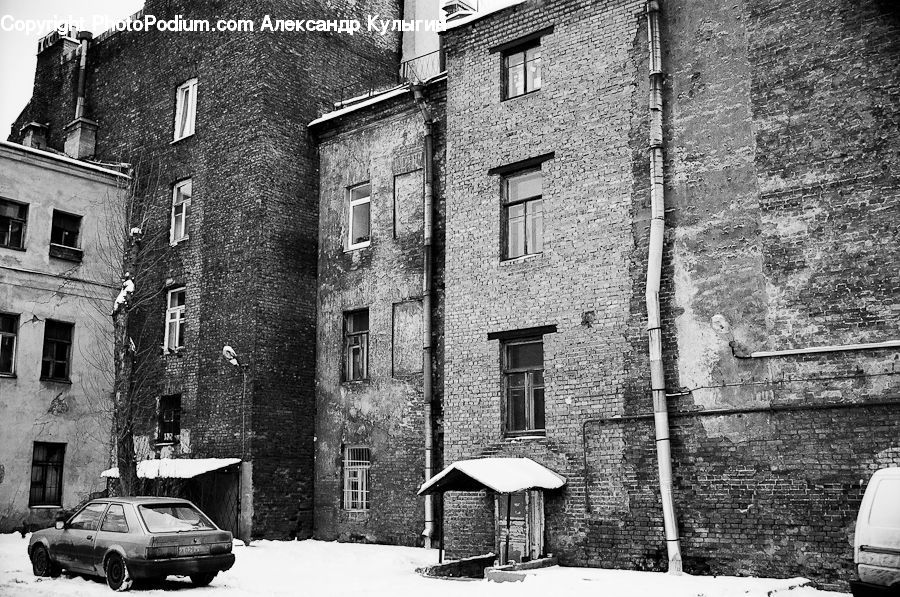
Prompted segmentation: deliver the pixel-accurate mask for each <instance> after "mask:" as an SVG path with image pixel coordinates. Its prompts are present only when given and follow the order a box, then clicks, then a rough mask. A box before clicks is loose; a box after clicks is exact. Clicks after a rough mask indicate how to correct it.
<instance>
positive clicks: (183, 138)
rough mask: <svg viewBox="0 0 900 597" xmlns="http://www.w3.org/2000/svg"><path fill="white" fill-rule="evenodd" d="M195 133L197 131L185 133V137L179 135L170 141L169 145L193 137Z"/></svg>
mask: <svg viewBox="0 0 900 597" xmlns="http://www.w3.org/2000/svg"><path fill="white" fill-rule="evenodd" d="M194 134H195V133H191V134H190V135H185V136H184V137H178V138H177V139H175V140H173V141H170V142H169V145H175V144H176V143H181V142H182V141H184V140H185V139H190V138H191V137H193V136H194Z"/></svg>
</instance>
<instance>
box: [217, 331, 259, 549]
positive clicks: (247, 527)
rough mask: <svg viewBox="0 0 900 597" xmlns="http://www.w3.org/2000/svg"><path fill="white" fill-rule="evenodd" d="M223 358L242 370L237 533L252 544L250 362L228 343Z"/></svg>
mask: <svg viewBox="0 0 900 597" xmlns="http://www.w3.org/2000/svg"><path fill="white" fill-rule="evenodd" d="M222 358H224V359H225V360H226V361H228V362H229V363H231V364H232V365H234V366H235V367H238V368H240V370H241V470H240V476H239V477H238V513H237V514H238V520H237V531H238V533H237V534H238V538H239V539H241V540H242V541H243V542H244V544H245V545H250V534H251V523H252V517H253V514H252V509H253V502H252V499H251V498H250V496H251V495H252V490H251V491H250V492H249V494H248V495H245V494H244V488H245V485H246V486H247V487H251V488H252V484H253V473H252V469H251V468H250V467H251V466H252V465H251V464H250V461H251V459H252V457H251V455H250V454H249V453H248V452H247V408H246V406H245V405H244V402H245V401H246V397H247V371H248V369H249V368H250V363H242V362H240V361H238V358H237V353H236V352H235V351H234V349H233V348H232V347H231V346H228V345H227V344H226V345H225V346H223V347H222ZM251 452H252V449H251ZM245 498H246V499H247V502H248V503H247V504H246V505H245V504H244V500H245Z"/></svg>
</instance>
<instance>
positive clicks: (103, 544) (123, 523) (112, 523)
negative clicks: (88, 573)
mask: <svg viewBox="0 0 900 597" xmlns="http://www.w3.org/2000/svg"><path fill="white" fill-rule="evenodd" d="M129 531H130V529H129V528H128V521H127V520H126V518H125V508H124V507H123V506H122V504H110V505H109V509H108V510H107V511H106V514H105V515H104V516H103V522H101V523H100V530H98V531H97V537H96V539H95V541H94V546H93V549H92V550H91V558H90V566H91V568H92V569H93V571H94V572H95V573H97V574H100V573H101V572H102V570H101V567H102V566H103V555H104V554H105V553H106V550H107V549H109V548H110V546H112V545H119V546H121V547H123V548H125V549H126V553H129V552H128V551H127V549H128V548H129V547H130V546H131V545H132V544H133V536H129Z"/></svg>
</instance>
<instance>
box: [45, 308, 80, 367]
mask: <svg viewBox="0 0 900 597" xmlns="http://www.w3.org/2000/svg"><path fill="white" fill-rule="evenodd" d="M74 327H75V326H74V325H73V324H71V323H66V322H64V321H54V320H52V319H48V320H47V321H46V322H45V323H44V356H43V358H42V360H41V379H54V380H60V381H69V365H70V363H71V359H72V329H73V328H74Z"/></svg>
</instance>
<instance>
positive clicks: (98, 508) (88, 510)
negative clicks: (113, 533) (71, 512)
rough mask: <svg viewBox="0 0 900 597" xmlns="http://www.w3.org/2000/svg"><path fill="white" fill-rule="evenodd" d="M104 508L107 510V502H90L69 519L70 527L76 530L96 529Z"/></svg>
mask: <svg viewBox="0 0 900 597" xmlns="http://www.w3.org/2000/svg"><path fill="white" fill-rule="evenodd" d="M104 510H106V503H105V502H99V503H95V504H88V505H87V506H85V507H84V508H83V509H82V510H81V512H79V513H78V514H76V515H75V518H73V519H72V520H70V521H69V527H68V528H69V529H70V530H74V531H96V530H97V525H98V524H99V523H100V518H101V517H102V516H103V511H104Z"/></svg>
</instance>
